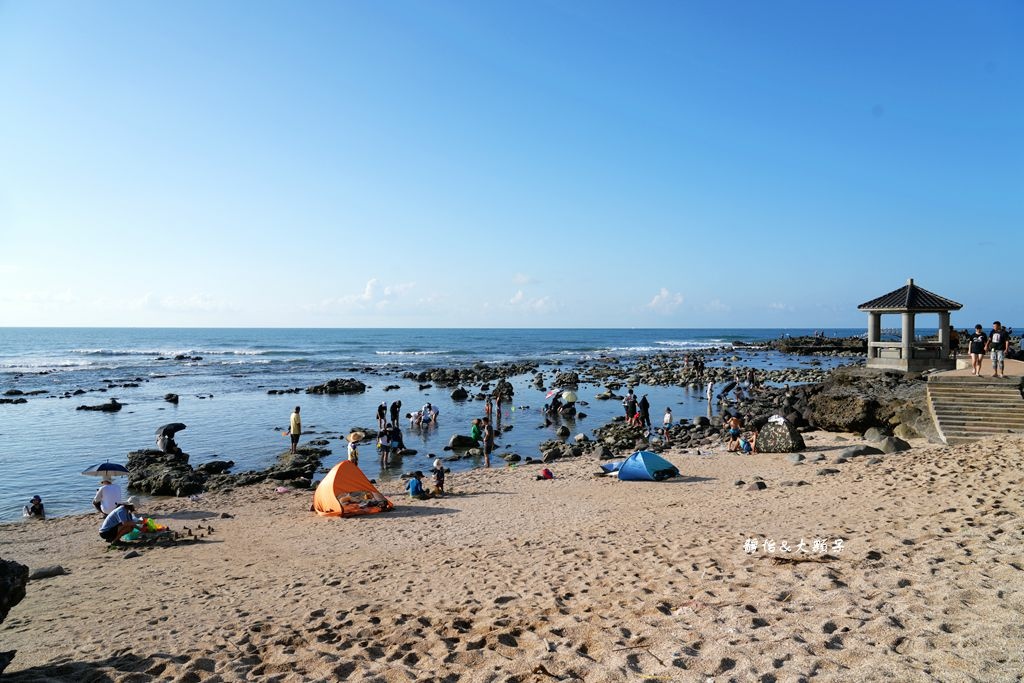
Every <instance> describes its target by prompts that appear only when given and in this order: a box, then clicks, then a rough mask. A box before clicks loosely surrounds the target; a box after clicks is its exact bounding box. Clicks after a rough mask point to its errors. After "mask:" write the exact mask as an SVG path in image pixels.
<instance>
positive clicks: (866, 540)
mask: <svg viewBox="0 0 1024 683" xmlns="http://www.w3.org/2000/svg"><path fill="white" fill-rule="evenodd" d="M806 436H807V437H808V441H807V446H808V448H807V451H806V453H807V454H808V455H813V454H815V453H823V454H825V456H826V458H827V460H826V462H825V463H820V464H806V463H805V464H800V465H795V464H792V463H791V462H790V461H789V460H788V458H787V456H785V455H757V456H736V455H733V454H727V453H725V452H724V450H718V451H715V452H714V453H712V454H711V455H701V456H698V455H696V453H695V452H693V451H690V452H682V451H680V450H674V451H669V453H668V454H667V457H668V458H669V459H670V460H671V461H673V462H674V463H675V464H676V465H677V466H678V467H679V468H680V470H681V471H682V472H683V476H682V477H681V478H678V479H676V480H673V481H669V482H664V483H646V482H644V483H640V482H619V481H617V480H614V479H611V478H596V477H595V476H594V473H595V472H596V471H598V463H597V462H596V461H594V460H591V459H587V460H584V459H576V460H569V461H562V462H558V463H555V464H553V465H551V468H552V469H553V471H554V472H555V475H556V479H555V480H553V481H536V480H535V479H534V477H535V475H536V473H537V469H538V468H537V467H535V466H521V467H516V468H495V469H492V470H490V471H479V470H478V471H473V472H471V473H467V474H458V475H456V476H453V477H452V478H451V480H450V481H449V488H450V490H452V491H453V492H454V493H453V494H452V495H450V496H448V497H445V498H443V499H439V500H432V501H423V502H410V501H409V500H408V499H407V498H406V497H405V496H404V494H402V493H401V492H400V491H399V490H398V489H397V486H396V485H392V486H390V487H385V488H384V489H383V490H384V492H385V493H386V494H387V495H389V496H390V497H391V498H392V499H393V500H394V501H395V502H396V503H397V505H398V507H397V508H396V509H395V510H394V511H392V512H389V513H385V514H379V515H370V516H366V517H361V518H351V519H329V518H320V517H317V516H315V515H314V514H313V513H311V512H309V511H308V508H309V505H310V502H311V499H312V494H311V493H310V492H305V491H303V492H288V493H277V492H275V490H274V488H273V487H272V486H270V485H266V486H257V487H251V488H247V489H238V490H236V491H233V492H230V493H224V494H206V495H203V496H202V497H201V498H200V499H199V500H197V501H192V500H188V499H170V500H160V501H159V502H154V503H153V504H152V505H149V506H147V507H146V508H145V510H144V511H143V512H145V513H146V514H149V515H151V516H153V517H155V518H156V519H157V520H158V521H161V522H163V523H165V524H169V525H170V526H171V527H172V528H175V529H178V530H183V528H184V527H185V526H188V527H190V528H192V529H196V528H198V527H200V526H202V527H206V526H212V527H213V529H214V531H213V533H212V534H211V535H209V536H208V537H206V538H203V539H200V540H199V541H198V542H195V543H191V544H183V545H178V546H174V547H150V548H142V549H141V550H140V556H139V557H135V558H131V559H124V557H123V556H124V554H125V551H123V550H107V546H106V544H105V543H103V542H102V541H101V540H100V539H99V537H98V535H97V532H96V528H97V526H98V524H99V522H100V519H99V516H98V515H79V516H74V517H67V518H61V519H54V520H49V521H46V522H37V523H24V524H19V523H15V524H7V525H4V526H3V527H0V529H2V533H0V538H2V541H0V555H2V556H3V558H5V559H13V560H17V561H19V562H21V563H23V564H27V565H29V567H30V568H32V569H34V568H38V567H42V566H46V565H53V564H60V565H62V566H63V567H65V568H66V569H67V571H68V572H69V573H68V574H67V575H64V576H57V577H54V578H49V579H42V580H36V581H32V582H30V583H29V586H28V595H27V597H26V598H25V600H24V601H23V602H22V603H20V604H19V605H17V606H16V607H15V608H14V609H13V610H12V611H11V613H10V615H9V616H8V618H7V620H6V622H4V624H3V625H2V627H0V649H2V650H9V649H16V650H17V656H16V658H15V659H14V662H13V664H12V665H11V667H10V668H9V669H8V671H7V674H6V676H7V678H8V679H9V680H11V681H42V680H47V681H52V680H58V681H59V680H66V681H149V680H154V681H156V680H161V681H164V680H166V681H242V680H276V681H307V680H342V679H349V680H374V681H447V682H454V681H550V680H570V679H579V680H586V681H624V680H638V679H647V680H679V681H691V680H692V681H705V680H714V681H732V680H735V681H800V680H811V679H814V680H825V681H852V680H879V681H881V680H899V681H961V680H962V681H1008V680H1019V677H1020V675H1021V673H1022V672H1024V655H1022V654H1021V652H1022V648H1021V644H1022V642H1024V619H1022V614H1024V591H1022V589H1024V559H1021V556H1020V548H1021V540H1022V534H1024V523H1022V518H1021V514H1022V507H1024V495H1022V494H1021V483H1022V479H1024V475H1022V474H1021V471H1020V464H1021V459H1022V454H1024V438H1021V437H1011V436H1006V437H996V438H992V439H988V440H985V441H981V442H977V443H975V444H972V445H967V446H960V447H956V448H947V447H940V446H934V445H928V444H926V443H924V442H923V441H921V442H915V443H913V446H914V447H913V449H912V450H910V451H908V452H905V453H901V454H893V455H887V456H884V458H883V459H882V461H881V462H879V463H877V464H868V463H867V461H866V459H865V458H857V459H855V460H852V461H850V462H847V463H844V464H840V465H834V466H833V465H831V464H829V462H830V461H831V460H832V459H833V458H834V456H835V454H836V453H837V452H838V451H839V450H841V449H842V448H845V447H847V446H850V445H854V444H857V443H861V439H860V437H859V436H858V435H839V434H829V433H823V432H814V433H810V434H808V435H806ZM823 468H833V469H835V470H838V472H837V473H834V474H819V471H820V470H821V469H823ZM756 477H760V478H762V479H763V481H764V482H765V483H766V485H767V488H766V489H764V490H760V491H753V490H749V489H748V486H747V485H742V486H737V485H736V484H735V483H734V482H735V481H736V480H743V481H745V482H747V484H750V483H752V482H753V481H755V478H756ZM800 482H806V484H800ZM794 483H795V484H800V485H794ZM222 513H228V514H230V515H232V517H230V518H222V517H221V515H222ZM750 539H754V540H757V542H758V547H757V550H756V551H755V552H750V550H751V548H750V546H749V544H748V543H747V542H748V540H750ZM765 539H768V540H772V541H774V542H775V544H776V546H775V552H768V551H766V550H765V548H764V540H765ZM815 539H821V540H823V541H824V540H826V539H827V545H826V546H825V547H824V548H822V547H821V546H820V545H819V547H818V548H817V549H815V548H814V546H813V543H814V540H815ZM836 539H842V546H841V547H837V545H836ZM801 540H803V541H804V543H805V544H806V552H800V551H799V550H798V547H799V546H798V544H799V542H800V541H801ZM783 541H786V543H787V544H788V545H789V546H790V548H791V550H790V552H788V553H785V552H783V551H782V550H780V547H781V544H782V542H783ZM745 544H746V545H747V547H746V548H745ZM822 550H824V552H821V551H822Z"/></svg>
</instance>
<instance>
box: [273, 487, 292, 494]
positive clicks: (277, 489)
mask: <svg viewBox="0 0 1024 683" xmlns="http://www.w3.org/2000/svg"><path fill="white" fill-rule="evenodd" d="M274 490H275V491H277V492H278V493H288V492H289V491H290V490H291V489H289V488H288V487H287V486H278V487H277V488H276V489H274Z"/></svg>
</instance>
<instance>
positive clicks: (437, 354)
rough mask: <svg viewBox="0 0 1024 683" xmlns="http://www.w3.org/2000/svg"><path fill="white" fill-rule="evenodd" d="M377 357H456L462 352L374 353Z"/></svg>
mask: <svg viewBox="0 0 1024 683" xmlns="http://www.w3.org/2000/svg"><path fill="white" fill-rule="evenodd" d="M374 353H375V354H376V355H378V356H457V355H462V354H463V353H464V352H463V351H452V350H445V351H374Z"/></svg>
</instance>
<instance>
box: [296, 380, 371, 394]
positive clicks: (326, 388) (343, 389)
mask: <svg viewBox="0 0 1024 683" xmlns="http://www.w3.org/2000/svg"><path fill="white" fill-rule="evenodd" d="M365 391H366V385H365V384H363V383H362V382H360V381H359V380H357V379H353V378H351V377H350V378H348V379H332V380H331V381H329V382H325V383H323V384H318V385H316V386H313V387H308V388H307V389H306V393H307V394H361V393H363V392H365Z"/></svg>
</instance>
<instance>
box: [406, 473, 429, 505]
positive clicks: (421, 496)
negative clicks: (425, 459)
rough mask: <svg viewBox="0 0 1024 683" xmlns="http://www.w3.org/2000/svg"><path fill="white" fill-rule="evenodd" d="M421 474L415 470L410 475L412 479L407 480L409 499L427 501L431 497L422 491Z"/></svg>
mask: <svg viewBox="0 0 1024 683" xmlns="http://www.w3.org/2000/svg"><path fill="white" fill-rule="evenodd" d="M422 479H423V473H422V472H420V471H419V470H416V471H415V472H413V473H412V477H410V478H409V483H408V484H406V487H407V488H408V490H409V497H410V498H415V499H416V500H427V499H428V498H430V497H431V495H430V494H429V493H427V492H426V491H425V490H423V481H422Z"/></svg>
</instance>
